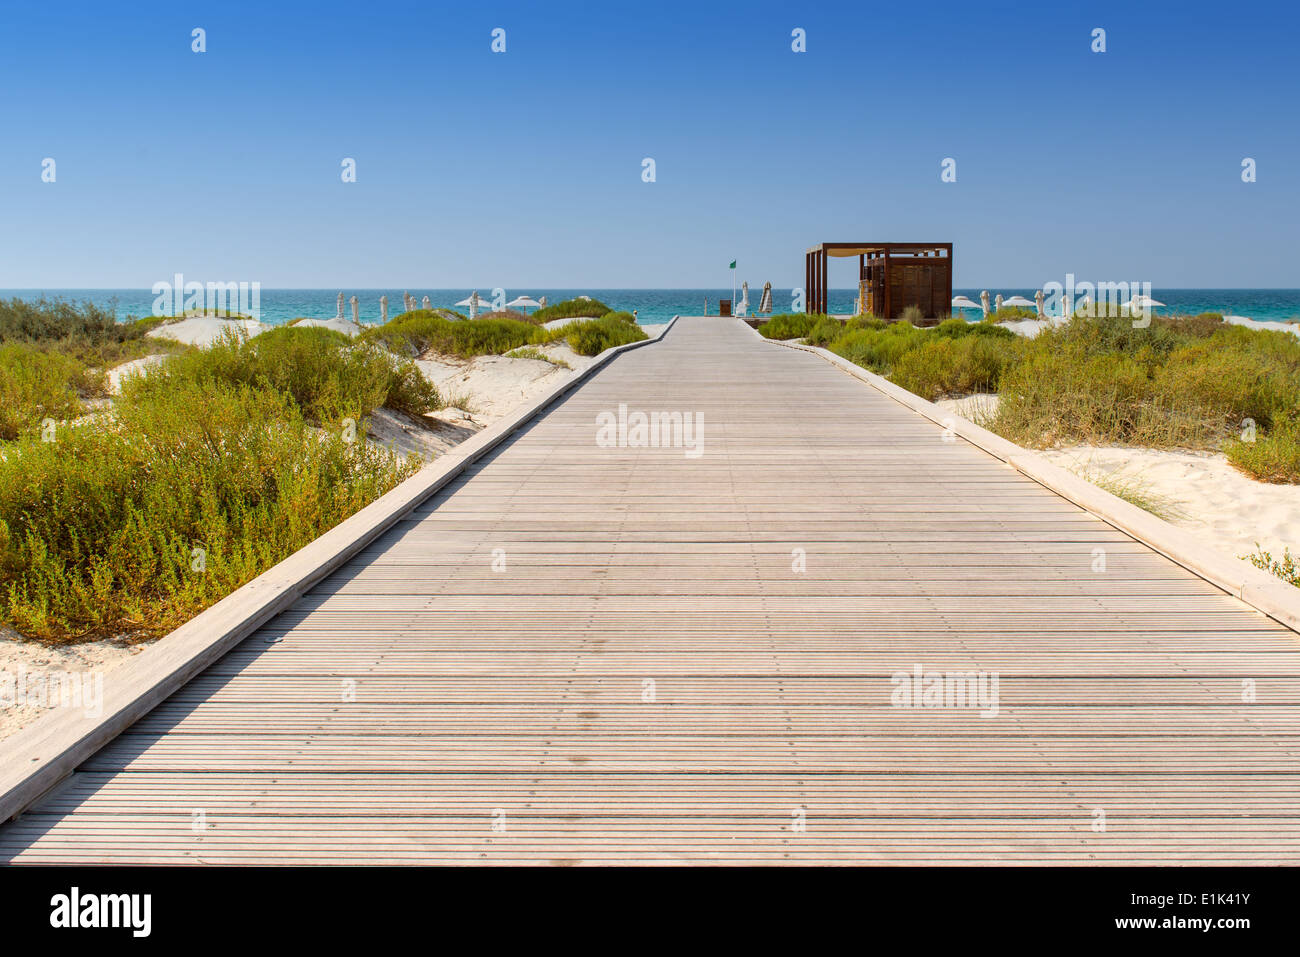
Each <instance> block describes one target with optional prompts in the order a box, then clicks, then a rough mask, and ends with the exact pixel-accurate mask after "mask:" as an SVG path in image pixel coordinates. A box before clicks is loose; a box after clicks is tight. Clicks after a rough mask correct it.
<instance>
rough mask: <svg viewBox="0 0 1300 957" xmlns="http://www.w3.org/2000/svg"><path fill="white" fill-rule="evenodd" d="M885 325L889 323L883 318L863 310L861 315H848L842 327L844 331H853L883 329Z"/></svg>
mask: <svg viewBox="0 0 1300 957" xmlns="http://www.w3.org/2000/svg"><path fill="white" fill-rule="evenodd" d="M887 325H889V323H887V322H885V320H884V319H877V318H876V317H875V316H873V315H872V314H871V313H869V312H864V313H862V314H861V315H857V316H852V317H850V318H849V319H848V320H847V321H846V322H845V323H844V329H845V331H846V332H855V331H857V330H858V329H883V328H885V326H887Z"/></svg>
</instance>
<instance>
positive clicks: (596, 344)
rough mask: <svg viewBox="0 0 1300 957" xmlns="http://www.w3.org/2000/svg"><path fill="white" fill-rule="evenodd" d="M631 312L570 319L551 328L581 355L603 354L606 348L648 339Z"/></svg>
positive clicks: (556, 336)
mask: <svg viewBox="0 0 1300 957" xmlns="http://www.w3.org/2000/svg"><path fill="white" fill-rule="evenodd" d="M631 318H632V317H631V315H630V314H629V313H626V312H625V313H609V314H607V315H604V316H602V317H600V318H599V319H590V320H587V321H582V322H570V323H566V324H565V325H563V326H560V327H558V328H556V329H553V330H551V332H552V335H553V336H554V337H555V338H562V339H565V340H566V341H567V342H568V343H569V348H570V349H572V350H573V351H574V352H576V353H577V354H578V355H580V356H595V355H600V353H602V352H604V351H605V350H606V349H612V348H613V347H614V346H622V345H626V344H627V343H629V342H640V341H642V340H643V339H648V338H649V336H647V335H646V334H645V333H644V332H643V331H642V330H641V327H640V326H638V325H637V324H636V323H635V322H632V321H631Z"/></svg>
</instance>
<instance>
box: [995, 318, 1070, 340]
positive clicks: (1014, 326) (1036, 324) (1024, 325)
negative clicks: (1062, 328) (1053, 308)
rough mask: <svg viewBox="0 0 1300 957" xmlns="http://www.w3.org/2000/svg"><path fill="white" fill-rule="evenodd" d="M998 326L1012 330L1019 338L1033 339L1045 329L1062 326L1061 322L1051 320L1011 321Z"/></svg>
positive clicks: (1000, 323)
mask: <svg viewBox="0 0 1300 957" xmlns="http://www.w3.org/2000/svg"><path fill="white" fill-rule="evenodd" d="M998 325H999V326H1001V327H1002V328H1003V329H1010V330H1011V331H1012V332H1014V333H1015V334H1016V335H1018V336H1024V337H1025V338H1026V339H1032V338H1034V336H1036V335H1038V334H1039V333H1040V332H1042V331H1043V330H1044V329H1048V328H1050V327H1052V326H1055V325H1060V322H1059V321H1053V320H1051V319H1009V320H1007V321H1006V322H999V323H998Z"/></svg>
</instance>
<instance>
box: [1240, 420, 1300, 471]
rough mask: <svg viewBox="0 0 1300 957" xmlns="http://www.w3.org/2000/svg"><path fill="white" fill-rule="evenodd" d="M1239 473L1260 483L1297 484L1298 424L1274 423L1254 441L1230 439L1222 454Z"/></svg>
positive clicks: (1299, 432) (1299, 449)
mask: <svg viewBox="0 0 1300 957" xmlns="http://www.w3.org/2000/svg"><path fill="white" fill-rule="evenodd" d="M1224 451H1225V452H1226V453H1227V456H1228V461H1229V462H1231V463H1232V464H1233V465H1234V466H1235V467H1236V468H1237V469H1238V470H1239V471H1241V472H1244V473H1245V474H1246V475H1249V476H1250V477H1251V478H1253V479H1257V480H1258V481H1261V482H1276V483H1279V484H1290V485H1296V484H1300V421H1297V420H1296V419H1286V420H1283V421H1278V422H1275V423H1274V425H1273V428H1272V429H1271V430H1269V431H1268V432H1266V433H1264V434H1263V435H1259V434H1256V436H1255V437H1254V441H1246V440H1244V439H1242V438H1236V439H1233V440H1232V441H1230V442H1229V443H1228V446H1227V448H1226V449H1225V450H1224Z"/></svg>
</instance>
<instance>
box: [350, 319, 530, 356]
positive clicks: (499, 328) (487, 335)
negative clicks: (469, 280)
mask: <svg viewBox="0 0 1300 957" xmlns="http://www.w3.org/2000/svg"><path fill="white" fill-rule="evenodd" d="M362 337H363V339H365V340H366V341H378V342H382V343H383V344H384V346H385V347H386V348H388V349H389V350H391V351H393V352H396V353H398V354H399V355H408V356H419V355H422V354H423V353H425V352H427V351H428V350H430V349H432V350H433V351H435V352H439V353H442V354H443V355H451V356H459V357H460V358H462V359H472V358H474V357H475V356H483V355H502V354H503V353H506V352H509V351H510V350H511V349H518V348H519V347H520V346H527V345H537V344H539V343H541V342H544V341H546V336H545V331H544V330H541V329H539V328H538V327H537V326H536V325H534V324H532V323H529V322H519V321H517V320H514V319H465V320H452V319H447V318H445V317H443V316H441V315H438V314H437V313H436V311H434V310H432V309H418V310H416V311H415V312H406V313H403V314H402V315H400V316H398V317H397V318H396V319H392V320H390V321H389V322H387V323H385V324H384V325H382V326H379V327H378V328H375V329H371V330H368V331H367V332H365V333H363V334H362Z"/></svg>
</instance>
